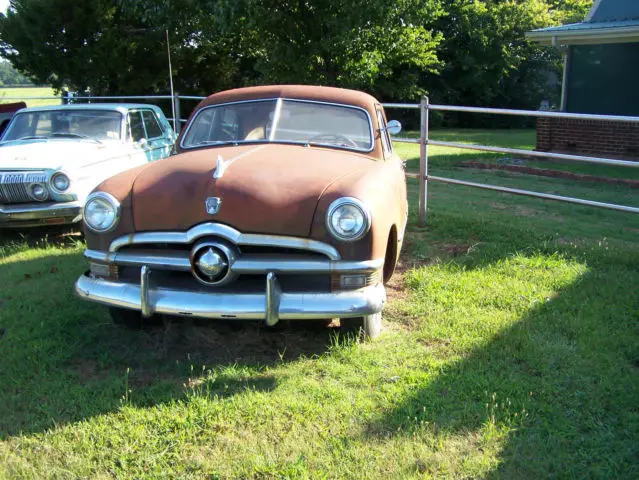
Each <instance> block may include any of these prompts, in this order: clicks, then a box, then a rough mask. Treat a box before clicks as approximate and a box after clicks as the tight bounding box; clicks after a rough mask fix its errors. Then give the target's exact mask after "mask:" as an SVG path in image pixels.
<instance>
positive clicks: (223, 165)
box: [213, 155, 233, 178]
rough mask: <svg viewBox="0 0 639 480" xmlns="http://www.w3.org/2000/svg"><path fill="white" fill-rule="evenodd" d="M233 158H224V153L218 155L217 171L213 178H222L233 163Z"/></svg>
mask: <svg viewBox="0 0 639 480" xmlns="http://www.w3.org/2000/svg"><path fill="white" fill-rule="evenodd" d="M232 161H233V160H224V159H223V158H222V155H218V156H217V165H216V166H215V171H214V172H213V178H222V175H224V172H225V171H226V169H227V168H228V166H229V165H230V164H231V162H232Z"/></svg>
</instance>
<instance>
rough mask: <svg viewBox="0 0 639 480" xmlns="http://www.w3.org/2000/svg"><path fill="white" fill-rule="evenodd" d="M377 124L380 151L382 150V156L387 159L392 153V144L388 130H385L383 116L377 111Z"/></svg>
mask: <svg viewBox="0 0 639 480" xmlns="http://www.w3.org/2000/svg"><path fill="white" fill-rule="evenodd" d="M377 122H378V123H379V128H380V132H379V135H380V137H381V139H382V149H383V150H384V156H385V157H387V156H389V155H390V154H391V153H393V144H392V142H391V139H390V136H389V135H388V129H387V128H386V121H385V120H384V115H382V112H381V111H380V110H377Z"/></svg>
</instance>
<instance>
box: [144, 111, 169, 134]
mask: <svg viewBox="0 0 639 480" xmlns="http://www.w3.org/2000/svg"><path fill="white" fill-rule="evenodd" d="M142 118H143V120H144V126H145V127H146V136H147V138H157V137H161V136H162V135H164V132H163V131H162V127H160V124H159V123H158V119H157V118H156V116H155V113H153V112H152V111H151V110H142Z"/></svg>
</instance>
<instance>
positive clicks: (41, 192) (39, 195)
mask: <svg viewBox="0 0 639 480" xmlns="http://www.w3.org/2000/svg"><path fill="white" fill-rule="evenodd" d="M29 193H30V194H31V197H32V198H33V199H35V200H37V201H38V202H43V201H45V200H46V199H47V197H48V196H49V193H48V192H47V188H46V187H45V186H44V185H42V184H41V183H33V184H31V185H30V186H29Z"/></svg>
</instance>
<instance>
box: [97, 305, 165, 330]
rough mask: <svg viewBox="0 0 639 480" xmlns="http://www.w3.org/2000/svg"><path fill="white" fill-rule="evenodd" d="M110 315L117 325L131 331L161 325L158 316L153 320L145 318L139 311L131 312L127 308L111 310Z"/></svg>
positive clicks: (112, 308) (152, 318) (153, 317)
mask: <svg viewBox="0 0 639 480" xmlns="http://www.w3.org/2000/svg"><path fill="white" fill-rule="evenodd" d="M109 315H111V320H113V323H115V324H116V325H121V326H123V327H126V328H130V329H131V330H140V329H141V328H142V327H145V326H147V325H157V324H159V323H160V317H159V316H157V315H154V316H152V317H151V318H143V317H142V314H141V313H140V312H138V311H137V310H129V309H126V308H116V307H111V308H109Z"/></svg>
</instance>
